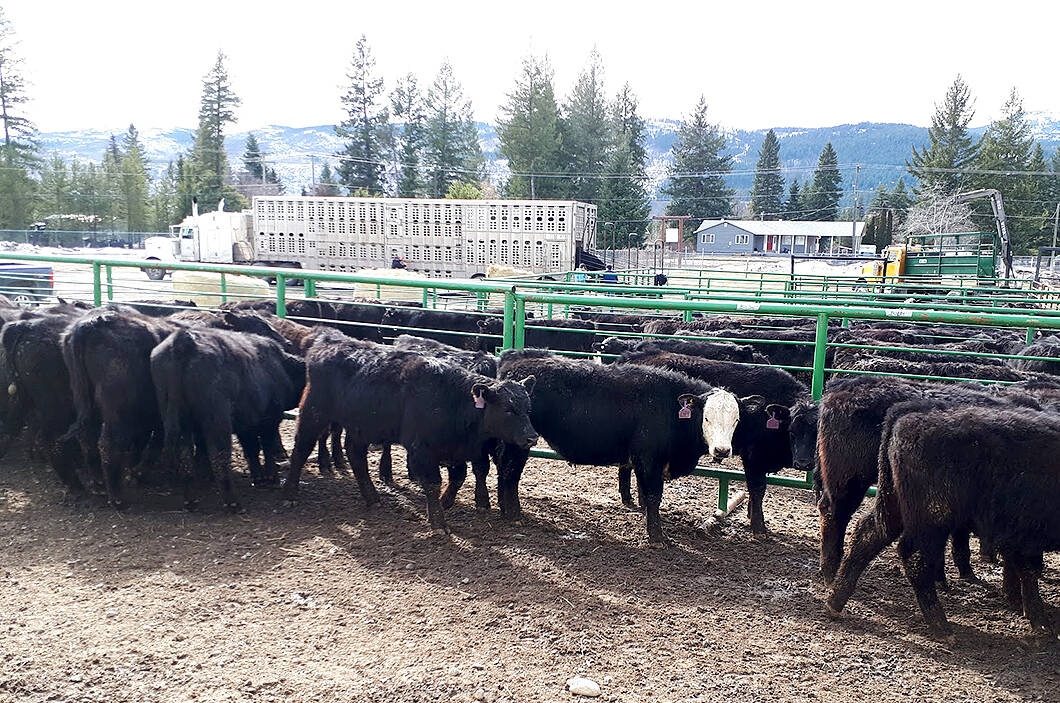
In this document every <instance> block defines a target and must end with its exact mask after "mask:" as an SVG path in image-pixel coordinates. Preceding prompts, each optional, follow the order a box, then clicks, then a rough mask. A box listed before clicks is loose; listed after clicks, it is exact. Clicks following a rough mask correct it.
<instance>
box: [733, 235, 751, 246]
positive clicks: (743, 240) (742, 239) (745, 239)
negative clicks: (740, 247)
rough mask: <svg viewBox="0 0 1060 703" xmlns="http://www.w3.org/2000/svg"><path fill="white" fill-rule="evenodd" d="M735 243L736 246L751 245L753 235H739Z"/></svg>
mask: <svg viewBox="0 0 1060 703" xmlns="http://www.w3.org/2000/svg"><path fill="white" fill-rule="evenodd" d="M734 243H735V244H750V243H751V235H749V234H738V235H736V239H735V240H734Z"/></svg>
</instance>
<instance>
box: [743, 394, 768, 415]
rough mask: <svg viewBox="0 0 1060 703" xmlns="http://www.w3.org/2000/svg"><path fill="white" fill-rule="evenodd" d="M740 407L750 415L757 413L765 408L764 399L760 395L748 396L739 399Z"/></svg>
mask: <svg viewBox="0 0 1060 703" xmlns="http://www.w3.org/2000/svg"><path fill="white" fill-rule="evenodd" d="M740 407H741V408H743V409H745V410H747V412H750V413H757V412H759V411H761V410H763V409H764V408H765V407H766V399H765V398H763V397H762V396H760V395H749V396H745V397H743V398H740Z"/></svg>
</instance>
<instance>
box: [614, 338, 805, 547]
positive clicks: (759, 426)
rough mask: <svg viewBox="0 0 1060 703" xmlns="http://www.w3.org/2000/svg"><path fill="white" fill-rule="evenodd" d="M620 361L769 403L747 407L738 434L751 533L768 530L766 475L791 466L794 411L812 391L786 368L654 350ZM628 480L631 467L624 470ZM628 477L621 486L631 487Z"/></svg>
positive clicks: (735, 442) (627, 499)
mask: <svg viewBox="0 0 1060 703" xmlns="http://www.w3.org/2000/svg"><path fill="white" fill-rule="evenodd" d="M619 361H620V363H630V364H641V365H646V366H653V367H659V368H666V369H670V370H672V371H677V372H679V373H683V374H685V375H686V376H690V377H692V378H697V379H699V380H701V381H706V382H707V383H709V384H711V385H713V386H719V387H721V388H725V389H726V390H729V391H732V392H733V393H735V394H736V395H737V396H751V395H758V396H762V397H763V398H764V399H765V403H764V404H756V405H752V406H750V407H749V408H745V409H744V412H742V413H741V415H740V424H739V425H737V427H736V433H735V435H734V436H733V450H734V452H735V453H736V454H738V455H739V456H740V459H741V461H742V462H743V468H744V475H745V476H746V479H747V489H748V494H749V497H750V500H749V501H748V502H747V515H748V518H749V520H750V522H751V529H752V530H753V531H754V532H756V533H764V532H765V531H766V526H765V517H764V515H763V512H762V500H763V498H764V497H765V492H766V476H767V474H770V473H774V472H776V471H779V470H781V469H783V468H784V467H787V466H791V463H792V457H791V442H790V438H789V436H788V431H787V430H788V423H789V420H790V411H789V407H790V406H792V405H794V404H795V403H796V402H798V401H799V400H803V399H807V398H809V389H807V388H806V386H804V385H803V384H801V383H799V382H798V381H796V380H795V379H794V378H793V377H792V375H791V374H789V373H788V372H787V371H784V370H783V369H777V368H773V367H770V366H744V365H742V364H737V363H733V362H729V361H715V360H713V359H702V358H697V357H693V356H685V355H683V354H672V353H669V352H658V351H653V350H652V349H651V347H648V348H647V349H645V350H643V351H639V352H630V353H627V354H624V355H623V356H622V357H621V358H620V359H619ZM620 471H621V472H624V473H626V474H627V476H628V471H629V469H628V468H627V467H623V468H622V469H620ZM628 482H629V479H628V478H622V479H621V480H620V485H627V486H628ZM631 500H632V497H631V496H630V495H629V494H628V492H627V493H625V494H623V496H622V501H623V502H624V503H626V504H627V505H628V504H630V502H631Z"/></svg>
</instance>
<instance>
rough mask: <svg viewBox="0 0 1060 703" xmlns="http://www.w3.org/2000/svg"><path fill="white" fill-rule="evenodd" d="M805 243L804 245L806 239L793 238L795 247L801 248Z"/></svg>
mask: <svg viewBox="0 0 1060 703" xmlns="http://www.w3.org/2000/svg"><path fill="white" fill-rule="evenodd" d="M805 243H806V237H795V245H796V246H800V247H801V246H802V245H803V244H805Z"/></svg>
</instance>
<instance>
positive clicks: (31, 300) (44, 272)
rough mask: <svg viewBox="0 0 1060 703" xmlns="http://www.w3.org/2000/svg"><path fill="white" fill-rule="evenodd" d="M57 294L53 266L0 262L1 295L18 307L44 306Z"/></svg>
mask: <svg viewBox="0 0 1060 703" xmlns="http://www.w3.org/2000/svg"><path fill="white" fill-rule="evenodd" d="M54 292H55V272H54V271H52V267H51V266H36V265H34V264H23V263H18V262H13V261H0V295H3V296H4V297H6V298H7V299H8V300H10V301H11V302H12V303H16V304H18V305H26V306H30V305H42V304H43V303H45V302H47V301H48V299H49V298H51V297H52V294H53V293H54Z"/></svg>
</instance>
